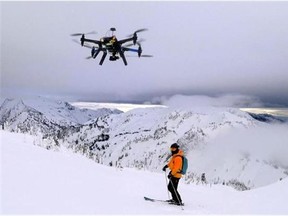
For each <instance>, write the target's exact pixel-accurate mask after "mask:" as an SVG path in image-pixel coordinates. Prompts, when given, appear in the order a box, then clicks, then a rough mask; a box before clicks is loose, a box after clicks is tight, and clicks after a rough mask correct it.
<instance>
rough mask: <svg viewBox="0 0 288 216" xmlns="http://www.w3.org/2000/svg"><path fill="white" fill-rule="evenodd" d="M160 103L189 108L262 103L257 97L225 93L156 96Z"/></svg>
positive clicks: (251, 105)
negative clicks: (218, 94)
mask: <svg viewBox="0 0 288 216" xmlns="http://www.w3.org/2000/svg"><path fill="white" fill-rule="evenodd" d="M158 100H159V101H160V103H161V104H163V105H166V106H169V107H172V108H189V107H209V106H212V107H236V108H241V107H262V106H263V103H262V102H261V100H260V99H259V98H257V97H253V96H248V95H240V94H233V95H232V94H227V95H221V96H215V97H211V96H205V95H174V96H171V97H169V98H167V97H161V98H158Z"/></svg>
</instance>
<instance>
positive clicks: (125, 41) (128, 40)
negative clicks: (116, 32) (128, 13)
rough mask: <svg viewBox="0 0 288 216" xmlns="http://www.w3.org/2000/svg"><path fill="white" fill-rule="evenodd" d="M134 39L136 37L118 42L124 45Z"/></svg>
mask: <svg viewBox="0 0 288 216" xmlns="http://www.w3.org/2000/svg"><path fill="white" fill-rule="evenodd" d="M133 40H134V37H131V38H127V39H123V40H119V41H118V43H119V44H121V45H122V44H124V43H127V42H130V41H133Z"/></svg>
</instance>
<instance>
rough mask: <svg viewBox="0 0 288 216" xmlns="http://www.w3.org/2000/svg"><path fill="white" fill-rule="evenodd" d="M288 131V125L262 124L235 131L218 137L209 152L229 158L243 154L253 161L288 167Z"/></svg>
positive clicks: (210, 146)
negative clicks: (257, 160)
mask: <svg viewBox="0 0 288 216" xmlns="http://www.w3.org/2000/svg"><path fill="white" fill-rule="evenodd" d="M287 131H288V126H287V124H260V125H258V126H256V127H253V128H252V127H250V128H249V129H239V128H238V129H233V130H230V131H229V133H224V134H220V135H219V136H217V137H216V138H215V139H214V140H213V141H212V143H211V145H209V147H208V149H207V151H209V152H211V153H213V154H214V155H219V154H222V155H223V154H224V155H226V156H227V157H229V156H230V157H231V156H233V155H237V154H243V155H247V156H249V157H250V158H251V159H259V160H263V161H266V162H273V163H274V164H278V165H280V166H283V167H288V157H287V154H288V145H287V140H288V133H287ZM226 156H224V157H226Z"/></svg>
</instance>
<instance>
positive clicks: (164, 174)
mask: <svg viewBox="0 0 288 216" xmlns="http://www.w3.org/2000/svg"><path fill="white" fill-rule="evenodd" d="M164 175H165V180H166V189H167V194H168V200H170V195H169V190H168V187H167V186H168V181H167V175H166V170H165V173H164Z"/></svg>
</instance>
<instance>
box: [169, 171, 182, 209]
mask: <svg viewBox="0 0 288 216" xmlns="http://www.w3.org/2000/svg"><path fill="white" fill-rule="evenodd" d="M179 180H180V178H175V177H173V176H172V177H171V178H170V181H169V184H168V190H169V192H170V193H171V195H172V199H173V200H174V201H175V202H177V203H182V199H181V196H180V194H179V192H178V190H177V188H178V183H179Z"/></svg>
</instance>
